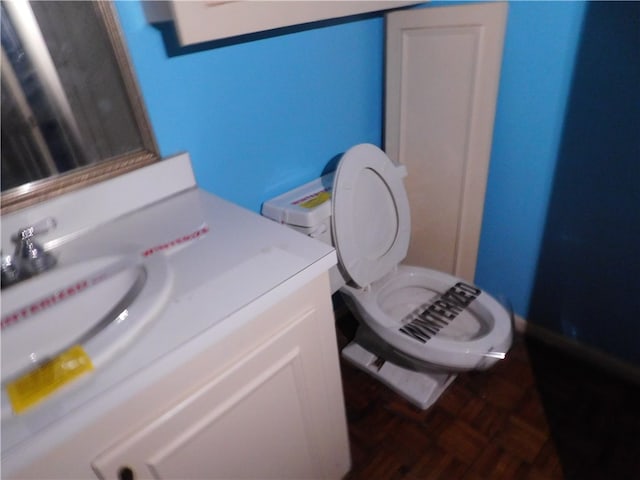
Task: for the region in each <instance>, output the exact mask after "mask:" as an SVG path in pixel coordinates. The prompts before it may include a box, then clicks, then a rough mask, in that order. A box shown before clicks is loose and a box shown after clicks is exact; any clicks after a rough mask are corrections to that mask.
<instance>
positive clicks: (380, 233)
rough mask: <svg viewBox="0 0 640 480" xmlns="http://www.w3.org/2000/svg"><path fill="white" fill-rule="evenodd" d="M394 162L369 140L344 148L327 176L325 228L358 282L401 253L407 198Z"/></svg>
mask: <svg viewBox="0 0 640 480" xmlns="http://www.w3.org/2000/svg"><path fill="white" fill-rule="evenodd" d="M404 176H406V169H405V168H404V167H403V166H402V167H396V166H395V165H394V164H393V163H391V161H390V160H389V157H387V156H386V155H385V153H384V152H383V151H382V150H380V149H379V148H378V147H376V146H375V145H371V144H368V143H365V144H360V145H356V146H355V147H352V148H351V149H349V150H348V151H347V152H346V153H345V154H344V155H343V156H342V159H341V160H340V163H339V164H338V168H337V169H336V172H335V175H334V178H333V190H332V192H333V193H332V195H333V196H332V215H331V228H332V231H333V235H334V245H335V247H336V250H337V252H338V258H339V260H340V263H341V265H342V267H343V269H344V270H345V272H346V273H347V274H348V275H349V277H350V279H351V281H352V282H353V283H354V284H355V285H357V286H359V287H363V288H364V287H366V286H367V285H369V284H371V283H373V282H375V281H376V280H378V279H380V278H382V277H383V276H384V275H386V274H387V273H389V271H391V270H392V269H393V268H394V267H395V266H396V265H398V264H399V263H400V262H401V261H402V260H403V259H404V258H405V257H406V256H407V250H408V248H409V238H410V235H411V220H410V217H409V200H408V198H407V193H406V191H405V189H404V185H403V184H402V177H404Z"/></svg>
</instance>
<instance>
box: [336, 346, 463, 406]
mask: <svg viewBox="0 0 640 480" xmlns="http://www.w3.org/2000/svg"><path fill="white" fill-rule="evenodd" d="M342 357H343V358H344V359H346V360H347V361H349V362H350V363H352V364H353V365H355V366H356V367H358V368H360V369H361V370H364V371H365V372H367V373H368V374H369V375H371V376H372V377H374V378H376V379H378V380H379V381H380V382H382V383H383V384H385V385H386V386H387V387H389V388H391V389H392V390H393V391H395V392H396V393H398V394H399V395H401V396H403V397H404V398H406V399H407V400H408V401H410V402H411V403H413V404H414V405H415V406H417V407H418V408H421V409H423V410H426V409H427V408H429V407H430V406H431V405H433V403H434V402H435V401H436V400H437V399H438V398H439V397H440V395H442V393H443V392H444V391H445V390H446V389H447V387H448V386H449V385H450V384H451V382H453V380H454V379H455V378H456V375H455V374H454V373H447V372H443V373H436V372H429V373H426V372H417V371H415V370H409V369H407V368H403V367H401V366H398V365H396V364H395V363H392V362H389V361H388V360H384V359H383V358H380V357H378V356H377V355H374V354H373V353H371V352H369V351H368V350H366V349H365V348H363V347H362V346H360V345H359V344H357V343H356V342H351V343H350V344H349V345H347V346H346V347H345V348H343V349H342Z"/></svg>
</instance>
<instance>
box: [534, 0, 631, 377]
mask: <svg viewBox="0 0 640 480" xmlns="http://www.w3.org/2000/svg"><path fill="white" fill-rule="evenodd" d="M576 60H577V61H576V65H575V69H574V75H573V79H572V84H571V92H570V95H569V99H568V105H567V111H566V114H565V118H564V125H563V128H562V137H561V145H560V149H559V152H558V157H557V158H558V160H557V163H556V167H555V175H554V180H553V188H552V192H551V197H550V203H549V208H548V214H547V219H546V226H545V230H544V235H543V238H542V246H541V251H540V256H539V260H538V265H537V273H536V282H535V285H534V289H533V295H532V298H531V302H530V309H529V315H528V318H529V320H531V321H534V322H536V323H539V324H542V325H544V326H546V327H548V328H550V329H553V330H555V331H557V332H560V333H562V334H564V335H567V336H569V337H573V338H576V339H578V340H580V341H583V342H586V343H589V344H590V345H593V346H595V347H597V348H600V349H601V350H604V351H607V352H611V353H615V354H616V355H617V356H619V357H621V358H622V359H624V360H627V361H628V362H630V363H635V364H636V365H638V366H640V2H623V3H609V2H593V3H590V4H589V5H588V7H587V11H586V15H585V21H584V26H583V29H582V34H581V40H580V46H579V50H578V55H577V57H576Z"/></svg>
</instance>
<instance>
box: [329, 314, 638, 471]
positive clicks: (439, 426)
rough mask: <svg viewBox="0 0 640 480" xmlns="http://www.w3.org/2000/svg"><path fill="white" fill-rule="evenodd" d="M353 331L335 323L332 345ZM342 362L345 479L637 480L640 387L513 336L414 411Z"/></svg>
mask: <svg viewBox="0 0 640 480" xmlns="http://www.w3.org/2000/svg"><path fill="white" fill-rule="evenodd" d="M354 328H355V323H354V320H353V319H352V318H350V317H349V316H348V315H347V316H346V317H345V316H344V315H342V316H341V317H339V320H338V343H339V345H340V347H342V346H344V345H346V343H347V342H348V340H349V339H350V338H352V335H353V332H354ZM341 362H342V375H343V384H344V391H345V399H346V409H347V420H348V426H349V435H350V443H351V457H352V470H351V472H350V473H349V474H348V476H347V477H346V479H347V480H359V479H363V480H364V479H366V480H386V479H394V480H395V479H421V480H422V479H443V480H453V479H468V480H480V479H482V480H487V479H491V480H493V479H509V480H516V479H545V480H547V479H569V480H573V479H575V480H590V479H594V480H601V479H602V480H609V479H616V480H619V479H620V480H626V479H630V480H633V479H640V387H639V386H638V385H635V384H631V383H628V382H625V381H623V380H620V379H618V378H616V377H614V376H611V375H608V374H606V373H603V372H601V371H599V370H598V369H597V368H596V367H594V366H593V365H591V364H587V363H585V362H584V361H581V360H578V359H576V358H574V357H572V356H571V355H569V354H567V353H564V352H563V351H560V350H558V349H557V348H555V347H550V346H547V345H546V344H544V343H542V342H540V341H537V340H533V339H530V338H523V337H522V336H519V337H517V338H516V340H515V342H514V346H513V348H512V349H511V351H510V353H509V355H508V357H507V359H505V360H503V361H502V362H500V363H498V364H497V365H496V366H495V367H493V368H492V369H490V370H488V371H485V372H470V373H464V374H460V375H459V376H458V378H457V379H456V380H455V381H454V383H453V384H452V385H451V386H450V387H449V389H448V390H447V391H446V392H445V393H444V394H443V396H442V397H441V398H440V399H439V400H438V402H437V403H436V404H435V405H434V406H432V407H431V408H430V409H428V410H426V411H422V410H420V409H418V408H416V407H414V406H412V405H411V404H410V403H408V402H407V401H405V400H404V399H403V398H401V397H400V396H398V395H397V394H395V393H394V392H392V391H391V390H389V389H388V388H386V387H385V386H384V385H382V384H380V383H379V382H377V381H375V380H374V379H372V378H371V377H370V376H368V375H367V374H366V373H364V372H362V371H360V370H358V369H356V368H355V367H353V366H352V365H349V364H348V363H346V362H344V361H343V360H342V361H341Z"/></svg>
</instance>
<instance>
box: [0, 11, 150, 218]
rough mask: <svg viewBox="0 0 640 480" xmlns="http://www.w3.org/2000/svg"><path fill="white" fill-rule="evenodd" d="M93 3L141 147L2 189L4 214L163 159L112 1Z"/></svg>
mask: <svg viewBox="0 0 640 480" xmlns="http://www.w3.org/2000/svg"><path fill="white" fill-rule="evenodd" d="M92 3H93V5H94V8H96V10H97V12H98V14H99V16H100V18H101V20H102V23H103V24H104V27H105V30H106V32H107V35H108V37H109V41H110V43H111V47H112V48H113V51H114V53H115V58H116V61H117V63H118V67H119V70H120V74H121V76H122V79H123V84H124V88H125V92H126V94H127V98H128V99H129V103H130V106H131V110H132V111H133V115H134V119H135V122H136V126H137V128H138V132H139V134H140V139H141V141H142V147H141V149H139V150H136V151H132V152H129V153H127V154H125V155H120V156H118V157H114V158H111V159H106V160H102V161H101V162H99V163H97V164H96V165H91V166H88V167H82V168H78V169H76V170H71V171H69V172H66V173H62V174H59V175H56V176H54V177H51V178H45V179H42V180H37V181H35V182H30V183H27V184H24V185H21V186H19V187H15V188H12V189H9V190H7V191H6V192H3V193H2V197H1V198H0V214H2V215H4V214H5V213H10V212H14V211H16V210H20V209H22V208H25V207H28V206H31V205H34V204H36V203H40V202H43V201H45V200H49V199H51V198H54V197H57V196H59V195H62V194H64V193H68V192H72V191H74V190H79V189H81V188H84V187H87V186H89V185H94V184H96V183H99V182H102V181H104V180H108V179H110V178H113V177H116V176H118V175H122V174H123V173H126V172H130V171H132V170H135V169H137V168H141V167H144V166H146V165H149V164H151V163H154V162H156V161H158V160H159V159H160V155H159V153H158V148H157V145H156V141H155V138H154V135H153V131H152V130H151V123H150V122H149V118H148V117H147V113H146V110H145V106H144V102H143V100H142V95H141V93H140V89H139V87H138V83H137V81H136V78H135V76H134V73H133V66H132V63H131V60H130V58H129V53H128V52H127V49H126V47H125V45H124V40H123V38H124V37H123V35H122V31H121V29H120V25H119V23H118V20H117V17H116V12H115V7H114V5H113V4H112V2H106V1H100V2H92Z"/></svg>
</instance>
